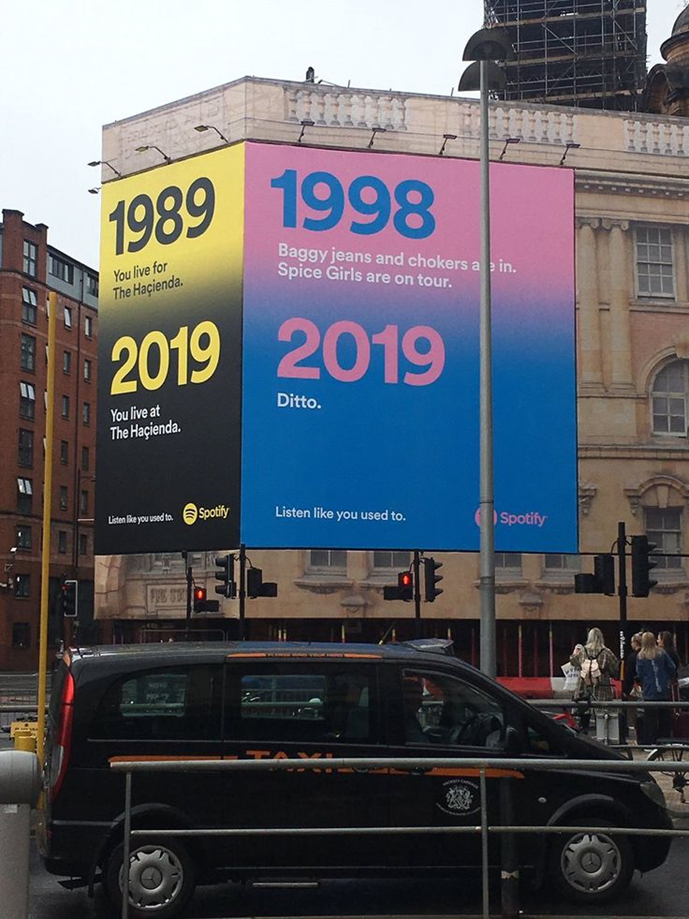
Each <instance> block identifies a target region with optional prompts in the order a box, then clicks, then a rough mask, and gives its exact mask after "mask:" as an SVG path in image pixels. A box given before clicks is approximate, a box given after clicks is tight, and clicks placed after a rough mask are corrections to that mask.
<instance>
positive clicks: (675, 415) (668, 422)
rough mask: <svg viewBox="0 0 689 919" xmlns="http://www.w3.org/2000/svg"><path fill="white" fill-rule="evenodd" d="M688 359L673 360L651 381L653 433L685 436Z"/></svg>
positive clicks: (688, 373)
mask: <svg viewBox="0 0 689 919" xmlns="http://www.w3.org/2000/svg"><path fill="white" fill-rule="evenodd" d="M688 396H689V361H673V362H672V363H671V364H668V365H667V366H666V367H663V369H662V370H661V371H660V373H659V374H658V375H657V376H656V378H655V380H654V381H653V390H652V394H651V411H652V413H653V433H654V434H674V435H675V436H679V437H686V436H687V397H688Z"/></svg>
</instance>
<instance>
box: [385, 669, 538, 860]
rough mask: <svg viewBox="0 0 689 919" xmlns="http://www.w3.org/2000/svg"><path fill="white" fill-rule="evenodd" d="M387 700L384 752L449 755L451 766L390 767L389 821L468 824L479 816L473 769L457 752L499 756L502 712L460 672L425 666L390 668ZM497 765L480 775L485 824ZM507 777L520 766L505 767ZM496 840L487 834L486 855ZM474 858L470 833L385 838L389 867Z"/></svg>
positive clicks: (492, 806)
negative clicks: (483, 780)
mask: <svg viewBox="0 0 689 919" xmlns="http://www.w3.org/2000/svg"><path fill="white" fill-rule="evenodd" d="M388 677H389V679H390V681H391V682H390V685H388V686H387V687H386V696H387V699H388V702H389V717H388V724H389V728H390V732H391V733H390V740H391V746H390V752H391V755H393V756H399V757H403V756H404V757H420V758H424V759H425V758H429V757H451V758H453V759H455V760H456V761H457V765H456V767H455V766H453V767H452V768H443V769H439V768H432V767H429V768H428V769H424V768H421V769H414V770H408V769H399V770H392V771H391V775H390V785H389V788H390V824H391V826H393V827H395V826H398V827H399V826H410V827H411V826H418V827H438V828H439V830H441V829H442V828H445V827H476V826H479V825H480V823H481V789H480V778H479V773H478V770H471V769H467V768H465V767H463V766H462V759H466V758H469V757H471V758H475V757H480V756H487V755H488V756H490V757H499V756H501V755H504V743H505V736H506V728H507V713H506V711H505V710H504V708H503V706H502V704H501V702H500V701H499V700H497V699H495V698H493V697H492V696H491V695H489V694H488V693H487V692H486V691H484V690H483V689H482V688H479V687H477V686H474V685H473V684H471V683H470V682H468V681H467V680H465V679H464V678H463V677H462V675H457V674H454V673H449V672H448V671H441V670H437V671H436V670H434V669H432V668H429V667H425V666H423V667H399V668H394V669H391V670H390V672H389V674H388ZM503 774H507V773H505V772H504V771H503V770H495V769H494V770H489V771H488V774H487V781H486V788H487V805H488V820H489V823H490V822H493V823H497V822H499V819H498V818H499V787H498V781H496V780H497V779H499V778H500V777H501V775H503ZM509 775H513V776H514V777H515V778H521V777H522V773H513V772H510V773H509ZM497 846H498V842H497V839H496V838H495V837H492V838H491V841H490V849H491V858H493V859H494V858H495V857H496V854H497ZM480 862H481V837H480V834H479V833H470V834H450V833H443V832H440V831H439V832H438V833H431V834H414V833H408V834H401V835H399V836H397V835H392V836H391V837H390V840H389V864H390V867H391V868H395V869H399V868H406V867H409V868H413V867H426V868H434V869H443V868H445V867H458V866H462V865H466V866H473V865H478V864H480Z"/></svg>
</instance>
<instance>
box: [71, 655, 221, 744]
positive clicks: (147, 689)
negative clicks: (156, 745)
mask: <svg viewBox="0 0 689 919" xmlns="http://www.w3.org/2000/svg"><path fill="white" fill-rule="evenodd" d="M221 687H222V668H221V667H220V666H212V665H195V666H189V667H168V668H164V669H163V668H160V669H156V670H144V671H140V672H138V673H135V674H129V675H127V676H126V677H124V678H122V679H119V680H117V681H116V682H115V683H113V684H112V685H111V686H110V687H109V688H108V689H107V691H106V692H105V694H104V696H103V698H102V700H101V703H100V705H99V707H98V711H97V712H96V715H95V717H94V719H93V721H92V724H91V729H90V732H89V736H90V737H91V738H93V739H96V740H100V739H106V738H115V737H116V738H121V739H131V740H175V739H178V738H184V739H210V738H213V737H219V736H220V707H221V700H222V691H221Z"/></svg>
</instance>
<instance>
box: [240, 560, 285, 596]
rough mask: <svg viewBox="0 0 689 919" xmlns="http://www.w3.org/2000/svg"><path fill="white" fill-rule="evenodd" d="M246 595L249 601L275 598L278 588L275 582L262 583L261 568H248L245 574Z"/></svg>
mask: <svg viewBox="0 0 689 919" xmlns="http://www.w3.org/2000/svg"><path fill="white" fill-rule="evenodd" d="M246 595H247V597H248V598H249V599H250V600H254V599H255V598H256V597H277V595H278V586H277V584H276V583H275V581H266V582H265V584H264V583H263V569H262V568H254V567H251V568H248V569H247V572H246Z"/></svg>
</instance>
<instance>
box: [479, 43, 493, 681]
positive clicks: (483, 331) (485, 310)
mask: <svg viewBox="0 0 689 919" xmlns="http://www.w3.org/2000/svg"><path fill="white" fill-rule="evenodd" d="M479 67H480V74H481V93H480V103H481V106H480V107H481V271H480V282H481V306H480V315H481V324H480V352H479V353H480V365H481V367H480V426H481V456H480V466H481V470H480V490H481V491H480V504H479V508H480V511H479V515H480V527H481V544H480V552H479V600H480V612H481V670H482V671H483V672H484V673H485V674H486V675H487V676H489V677H492V678H493V679H494V678H495V677H496V676H497V660H496V642H495V552H494V544H495V543H494V541H495V530H494V527H495V524H494V522H493V516H494V513H495V500H494V496H493V372H492V361H493V355H492V331H491V296H490V293H491V292H490V160H489V148H488V73H487V70H488V63H487V62H486V61H480V62H479Z"/></svg>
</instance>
